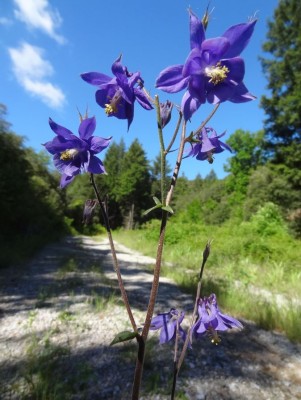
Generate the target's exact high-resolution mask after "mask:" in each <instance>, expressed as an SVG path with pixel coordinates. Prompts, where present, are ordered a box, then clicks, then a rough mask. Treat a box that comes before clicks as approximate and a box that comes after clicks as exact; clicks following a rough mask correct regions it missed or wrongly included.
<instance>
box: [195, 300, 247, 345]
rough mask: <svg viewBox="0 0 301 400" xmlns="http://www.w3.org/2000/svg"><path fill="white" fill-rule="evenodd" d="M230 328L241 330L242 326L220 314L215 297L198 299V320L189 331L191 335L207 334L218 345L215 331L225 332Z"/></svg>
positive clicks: (218, 340)
mask: <svg viewBox="0 0 301 400" xmlns="http://www.w3.org/2000/svg"><path fill="white" fill-rule="evenodd" d="M232 328H239V329H242V328H243V326H242V324H241V323H240V322H239V321H238V320H237V319H235V318H233V317H230V316H229V315H226V314H222V313H221V311H220V309H219V307H218V305H217V301H216V295H215V294H211V295H210V296H209V297H204V298H203V299H202V298H200V299H199V302H198V319H197V321H196V323H195V324H194V325H193V327H192V329H191V334H192V335H193V334H194V335H196V336H198V335H203V334H204V333H208V334H209V335H210V336H212V342H213V343H216V344H217V343H219V342H220V339H219V337H218V336H217V331H226V330H228V329H232Z"/></svg>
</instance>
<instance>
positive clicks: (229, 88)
mask: <svg viewBox="0 0 301 400" xmlns="http://www.w3.org/2000/svg"><path fill="white" fill-rule="evenodd" d="M209 85H210V89H208V91H207V101H208V102H209V103H213V104H217V103H222V102H224V101H226V100H230V98H232V97H233V96H234V93H235V86H234V85H233V84H231V83H230V82H227V81H224V82H222V83H219V84H218V85H213V84H212V85H211V84H209ZM209 85H208V86H209Z"/></svg>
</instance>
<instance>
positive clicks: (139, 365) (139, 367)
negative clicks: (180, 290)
mask: <svg viewBox="0 0 301 400" xmlns="http://www.w3.org/2000/svg"><path fill="white" fill-rule="evenodd" d="M185 135H186V123H185V122H183V128H182V134H181V143H180V147H179V151H178V156H177V161H176V165H175V168H174V172H173V177H172V180H171V184H170V189H169V191H168V194H167V197H166V204H169V203H170V201H171V199H172V196H173V192H174V188H175V185H176V182H177V178H178V175H179V171H180V167H181V162H182V157H183V152H184V145H185ZM167 218H168V212H167V211H164V210H162V219H161V227H160V235H159V241H158V248H157V257H156V265H155V269H154V276H153V282H152V288H151V293H150V297H149V303H148V307H147V312H146V317H145V322H144V326H143V330H142V334H141V336H142V339H143V343H145V342H146V340H147V336H148V333H149V329H150V324H151V320H152V317H153V314H154V308H155V304H156V298H157V293H158V288H159V279H160V271H161V264H162V254H163V246H164V239H165V232H166V225H167ZM138 351H141V353H140V359H139V357H138V358H137V361H136V369H135V376H134V384H133V389H132V400H138V399H139V391H140V385H141V378H142V373H143V362H144V353H145V346H144V344H143V346H142V345H141V347H139V350H138Z"/></svg>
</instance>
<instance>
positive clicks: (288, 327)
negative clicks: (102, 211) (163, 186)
mask: <svg viewBox="0 0 301 400" xmlns="http://www.w3.org/2000/svg"><path fill="white" fill-rule="evenodd" d="M158 232H159V221H151V222H150V223H148V224H147V225H146V227H144V228H143V229H139V230H134V231H123V230H119V231H116V232H114V237H115V239H116V240H117V241H120V242H121V243H122V244H124V245H126V246H128V247H130V248H133V249H136V250H138V251H141V249H143V253H144V254H145V255H148V256H152V257H155V255H156V246H157V243H156V241H157V236H158ZM211 239H213V241H212V245H211V254H210V257H209V259H208V261H207V264H206V268H205V272H204V281H203V287H202V293H203V295H208V294H210V293H212V292H215V293H216V294H217V296H218V301H219V304H220V306H221V307H222V310H223V311H224V312H228V313H230V314H233V315H235V316H236V317H240V318H245V319H249V320H252V321H254V322H255V323H256V324H257V325H258V326H260V327H262V328H264V329H267V330H278V331H281V332H283V333H285V334H286V335H287V337H288V338H289V339H291V340H293V341H298V342H301V334H300V332H301V296H300V293H301V279H300V278H301V266H300V259H301V252H300V248H301V246H300V244H301V243H300V240H295V239H293V238H292V237H290V236H289V235H288V233H287V232H286V231H285V230H279V231H276V232H274V233H273V234H271V235H262V234H260V232H257V233H256V231H255V230H254V227H253V226H252V225H251V224H249V225H248V223H242V224H240V225H238V226H233V225H231V224H230V223H229V224H224V225H223V226H221V227H219V226H214V227H212V226H211V227H210V226H203V225H202V224H196V223H193V222H190V223H189V224H187V223H183V222H182V221H181V222H178V221H177V220H175V221H173V224H170V225H169V226H168V229H167V234H166V242H165V247H164V258H163V268H162V274H163V275H165V276H168V277H170V278H172V279H173V280H175V282H176V283H177V284H178V285H179V286H180V287H181V288H182V290H184V291H186V292H189V293H192V294H194V293H195V290H196V285H197V279H198V274H199V270H200V265H201V261H202V253H203V249H204V247H205V245H206V243H207V241H208V240H211ZM168 262H169V263H172V266H168V264H167V263H168ZM279 297H280V300H279Z"/></svg>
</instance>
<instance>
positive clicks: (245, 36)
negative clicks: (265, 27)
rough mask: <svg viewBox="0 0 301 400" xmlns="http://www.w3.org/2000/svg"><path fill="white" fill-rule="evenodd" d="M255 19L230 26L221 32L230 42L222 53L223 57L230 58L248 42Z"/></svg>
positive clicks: (236, 54)
mask: <svg viewBox="0 0 301 400" xmlns="http://www.w3.org/2000/svg"><path fill="white" fill-rule="evenodd" d="M256 22H257V20H254V21H251V22H248V23H244V24H238V25H234V26H231V27H230V28H229V29H227V30H226V32H225V33H224V34H223V37H225V38H227V39H228V40H229V42H230V47H229V49H228V50H227V52H226V53H225V54H224V57H225V58H232V57H236V56H238V55H239V54H240V53H241V52H242V51H243V50H244V48H245V47H246V46H247V44H248V43H249V40H250V38H251V36H252V34H253V31H254V27H255V24H256Z"/></svg>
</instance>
